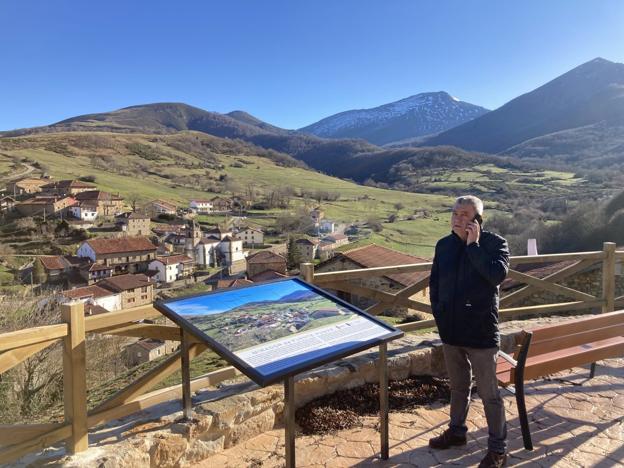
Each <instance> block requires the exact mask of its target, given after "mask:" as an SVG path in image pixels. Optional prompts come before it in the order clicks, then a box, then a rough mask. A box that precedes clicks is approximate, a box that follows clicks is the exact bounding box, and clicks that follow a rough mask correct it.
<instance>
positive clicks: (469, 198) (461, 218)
mask: <svg viewBox="0 0 624 468" xmlns="http://www.w3.org/2000/svg"><path fill="white" fill-rule="evenodd" d="M481 216H483V202H482V201H481V200H480V199H479V198H477V197H475V196H473V195H464V196H462V197H458V198H457V199H456V200H455V205H453V213H452V215H451V229H452V230H453V232H454V233H455V234H457V235H458V236H459V237H460V238H462V239H463V240H466V238H467V236H468V234H467V232H466V229H467V228H468V224H469V223H471V222H473V221H474V220H475V218H477V217H478V218H481Z"/></svg>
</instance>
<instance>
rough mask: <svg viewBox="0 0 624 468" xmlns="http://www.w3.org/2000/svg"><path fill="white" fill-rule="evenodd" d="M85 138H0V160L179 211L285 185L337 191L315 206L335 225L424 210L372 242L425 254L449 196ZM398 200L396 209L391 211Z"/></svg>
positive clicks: (131, 138)
mask: <svg viewBox="0 0 624 468" xmlns="http://www.w3.org/2000/svg"><path fill="white" fill-rule="evenodd" d="M190 135H191V136H192V133H190ZM92 138H94V137H93V134H90V133H81V132H72V133H71V134H63V133H59V134H43V135H34V136H27V137H19V138H12V139H9V140H6V139H3V140H0V154H4V155H6V156H4V158H5V160H8V159H9V158H16V159H27V160H29V161H31V162H34V163H36V165H38V166H40V168H41V169H42V170H45V172H47V173H48V174H49V175H51V176H52V177H54V178H55V179H62V178H79V177H84V176H93V177H95V184H96V185H97V186H98V188H99V189H101V190H105V191H109V192H113V193H119V194H120V195H121V196H123V197H124V198H125V199H126V201H127V202H128V203H130V202H131V201H136V202H137V203H139V204H140V203H143V202H147V201H149V200H153V199H156V198H160V199H165V200H170V201H173V202H176V203H178V204H179V205H181V206H187V204H188V202H189V200H190V199H192V198H207V197H212V196H215V195H217V194H218V193H219V192H222V191H226V190H227V192H228V193H229V194H233V193H239V194H242V193H244V192H245V190H246V188H247V187H250V186H252V187H253V188H254V189H255V190H256V191H258V192H260V193H261V194H262V193H268V192H270V191H272V190H275V189H276V188H278V187H284V186H290V187H292V188H293V189H294V191H295V192H296V193H302V192H307V193H314V192H316V191H325V192H330V193H332V194H337V195H338V199H337V200H335V201H323V202H322V203H321V206H322V208H323V210H324V211H325V215H326V217H327V218H329V219H332V220H334V221H336V222H339V223H352V222H362V221H366V220H368V219H369V218H377V219H378V220H380V221H382V222H383V221H385V220H387V218H388V217H389V216H390V215H391V214H398V215H399V217H405V216H407V215H410V214H413V213H415V212H418V211H422V210H427V211H428V212H430V213H432V214H433V217H432V218H431V219H419V220H415V221H410V222H405V223H396V225H392V223H388V224H387V225H384V226H385V229H384V231H383V232H382V233H380V234H379V235H376V236H374V237H373V239H372V241H374V242H379V243H381V244H383V245H388V246H391V247H393V248H398V249H400V250H403V251H406V252H410V253H417V254H425V253H427V252H429V251H430V250H431V248H432V246H433V245H434V243H435V239H436V238H437V237H439V234H440V233H442V232H444V231H445V230H446V226H447V224H448V221H447V210H448V207H449V206H450V204H451V203H452V198H450V197H447V196H444V195H430V194H419V193H408V192H400V191H395V190H386V189H380V188H375V187H367V186H362V185H358V184H355V183H353V182H350V181H346V180H342V179H338V178H335V177H330V176H326V175H324V174H321V173H318V172H315V171H311V170H306V169H302V168H297V167H282V166H277V165H276V164H275V163H274V162H273V161H272V160H270V159H268V158H265V157H259V156H232V155H224V154H212V155H211V158H212V159H211V163H210V165H209V166H210V167H209V168H207V166H206V164H205V161H204V159H202V157H200V156H198V155H194V154H189V153H184V152H181V151H178V150H176V149H174V148H171V147H170V146H166V145H164V144H163V142H166V141H167V138H169V136H159V137H158V138H159V141H160V143H159V144H156V143H153V139H154V136H153V135H140V134H113V133H110V134H109V133H98V134H97V141H96V143H93V142H91V140H90V139H92ZM130 145H144V147H150V148H152V149H153V150H154V152H156V153H157V154H158V155H159V156H158V160H154V161H152V160H145V159H144V158H142V157H140V156H138V155H136V154H133V153H132V152H130V151H128V150H127V148H128V147H129V146H130ZM94 158H95V159H97V158H108V159H107V161H109V162H110V164H109V165H108V166H106V165H104V166H102V165H95V166H94V164H93V160H94ZM219 177H221V178H225V179H227V183H225V184H223V185H222V186H221V187H220V188H219V190H215V191H206V190H202V188H201V185H202V184H203V183H204V182H205V181H207V180H211V181H216V180H218V179H219ZM217 185H218V184H217ZM399 203H400V204H401V205H402V206H403V208H401V209H400V210H398V211H397V208H396V206H398V205H397V204H399ZM316 205H317V202H316V201H314V200H311V199H309V198H306V197H302V196H294V197H292V199H291V203H290V207H289V209H288V210H286V211H291V212H296V211H297V210H298V209H299V208H301V207H305V208H307V209H311V208H313V207H314V206H316ZM395 205H396V206H395ZM286 211H284V210H267V211H256V212H252V213H251V216H253V217H254V219H253V220H252V222H253V223H254V224H257V225H259V226H262V227H265V228H267V227H270V226H272V225H274V223H275V219H276V218H277V217H278V216H280V215H281V214H284V213H285V212H286ZM438 215H439V216H438ZM256 216H257V217H256ZM225 219H226V217H225V216H224V215H211V216H199V217H198V220H199V221H201V222H204V223H208V224H216V223H219V222H223V221H225Z"/></svg>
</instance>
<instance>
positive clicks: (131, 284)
mask: <svg viewBox="0 0 624 468" xmlns="http://www.w3.org/2000/svg"><path fill="white" fill-rule="evenodd" d="M153 284H154V283H153V282H152V281H150V279H149V278H148V277H147V276H145V275H143V274H138V275H133V274H127V275H120V276H113V277H112V278H106V279H104V280H102V281H100V282H98V283H97V285H98V286H101V287H103V288H106V289H110V290H111V291H115V292H121V291H128V290H130V289H136V288H142V287H145V286H150V285H153Z"/></svg>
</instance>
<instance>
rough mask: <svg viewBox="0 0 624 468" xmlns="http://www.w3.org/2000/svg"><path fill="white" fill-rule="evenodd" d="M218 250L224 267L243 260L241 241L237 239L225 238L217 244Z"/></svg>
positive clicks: (243, 253)
mask: <svg viewBox="0 0 624 468" xmlns="http://www.w3.org/2000/svg"><path fill="white" fill-rule="evenodd" d="M219 250H220V251H221V254H222V255H223V260H224V263H225V265H232V264H233V263H235V262H240V261H241V260H245V252H244V251H243V241H242V240H241V239H239V238H237V237H231V236H227V237H225V238H224V239H223V240H222V241H221V242H220V243H219Z"/></svg>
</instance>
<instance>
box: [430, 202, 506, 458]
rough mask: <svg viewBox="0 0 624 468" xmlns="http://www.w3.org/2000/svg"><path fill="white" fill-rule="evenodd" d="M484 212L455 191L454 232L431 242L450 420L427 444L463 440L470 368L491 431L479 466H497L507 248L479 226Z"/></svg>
mask: <svg viewBox="0 0 624 468" xmlns="http://www.w3.org/2000/svg"><path fill="white" fill-rule="evenodd" d="M482 215H483V202H482V201H481V200H480V199H478V198H477V197H474V196H463V197H459V198H458V199H457V200H456V201H455V206H454V207H453V214H452V215H451V227H452V232H451V234H450V235H448V236H446V237H444V238H442V239H440V240H439V241H438V243H437V245H436V248H435V256H434V258H433V266H432V268H431V279H430V288H429V290H430V298H431V308H432V309H433V315H434V317H435V320H436V325H437V327H438V331H439V333H440V338H441V339H442V343H443V349H444V361H445V363H446V369H447V372H448V375H449V379H450V384H451V421H450V424H449V427H448V429H446V430H445V431H444V432H443V433H442V434H441V435H439V436H438V437H434V438H433V439H431V440H429V446H430V447H432V448H434V449H446V448H449V447H452V446H458V445H465V444H466V432H467V428H466V417H467V415H468V406H469V404H470V389H471V386H472V383H471V381H472V373H473V372H474V375H475V378H476V381H477V390H478V393H479V396H480V397H481V400H482V401H483V406H484V409H485V417H486V419H487V424H488V431H489V439H488V453H487V455H486V456H485V458H484V459H483V460H482V461H481V464H480V465H479V466H480V467H500V466H504V465H505V463H506V461H507V456H506V448H507V447H506V439H507V424H506V422H505V409H504V407H503V401H502V399H501V397H500V394H499V390H498V382H497V380H496V358H497V355H498V349H499V345H500V334H499V331H498V286H499V284H500V283H501V282H502V281H503V280H504V279H505V276H506V275H507V271H508V269H509V249H508V247H507V241H505V239H503V238H502V237H500V236H498V235H496V234H493V233H491V232H488V231H484V230H482V229H481V220H482V218H481V217H482Z"/></svg>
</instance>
